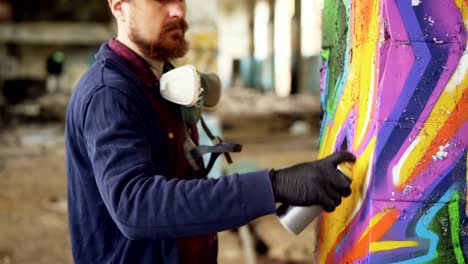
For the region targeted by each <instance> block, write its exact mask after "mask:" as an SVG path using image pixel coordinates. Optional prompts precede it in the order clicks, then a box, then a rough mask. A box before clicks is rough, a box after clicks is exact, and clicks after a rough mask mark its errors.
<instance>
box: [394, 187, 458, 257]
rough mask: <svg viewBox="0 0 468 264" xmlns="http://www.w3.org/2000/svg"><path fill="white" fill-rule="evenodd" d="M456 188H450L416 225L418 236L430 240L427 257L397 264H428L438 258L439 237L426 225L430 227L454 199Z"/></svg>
mask: <svg viewBox="0 0 468 264" xmlns="http://www.w3.org/2000/svg"><path fill="white" fill-rule="evenodd" d="M455 190H456V188H454V187H452V188H450V189H449V190H448V191H447V192H446V193H445V194H444V196H443V197H442V198H440V200H439V201H438V202H437V203H436V204H434V206H433V207H431V209H429V210H428V211H427V213H425V214H424V216H423V217H421V219H420V220H419V221H418V223H417V224H416V235H418V236H419V237H421V238H426V239H429V240H430V244H429V249H428V252H427V254H426V255H425V256H421V257H418V258H415V259H410V260H405V261H402V262H396V263H397V264H414V263H426V262H428V261H431V260H433V259H434V258H435V257H437V245H438V244H439V236H438V235H437V234H435V233H434V232H432V231H431V230H429V229H428V228H427V227H426V225H429V224H430V223H431V222H432V221H433V220H434V218H435V216H436V215H437V213H438V212H439V211H440V210H441V209H442V208H443V207H444V206H446V205H447V204H448V203H449V202H450V199H451V198H452V196H453V194H454V193H455Z"/></svg>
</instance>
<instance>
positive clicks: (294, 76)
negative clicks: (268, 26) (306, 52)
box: [291, 0, 302, 94]
mask: <svg viewBox="0 0 468 264" xmlns="http://www.w3.org/2000/svg"><path fill="white" fill-rule="evenodd" d="M291 47H292V58H291V59H292V61H291V66H292V67H291V94H297V93H299V90H300V86H301V85H300V83H301V76H300V75H301V74H300V73H301V62H302V56H301V0H294V15H293V16H292V19H291Z"/></svg>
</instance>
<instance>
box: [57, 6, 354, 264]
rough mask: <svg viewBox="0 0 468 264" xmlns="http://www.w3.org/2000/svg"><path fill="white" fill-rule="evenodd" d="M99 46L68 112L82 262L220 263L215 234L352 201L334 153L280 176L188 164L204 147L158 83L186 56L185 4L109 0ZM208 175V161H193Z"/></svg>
mask: <svg viewBox="0 0 468 264" xmlns="http://www.w3.org/2000/svg"><path fill="white" fill-rule="evenodd" d="M108 3H109V7H110V9H111V11H112V14H113V15H114V17H115V19H116V21H117V26H118V33H117V37H116V38H114V39H111V40H109V41H108V42H106V43H104V44H103V45H102V46H101V48H100V50H99V52H98V54H97V55H96V63H95V64H94V65H92V66H91V67H90V69H89V70H88V71H87V72H86V73H85V75H84V76H83V77H82V78H81V79H80V81H79V82H78V84H77V86H76V88H75V90H74V92H73V95H72V97H71V99H70V102H69V105H68V109H67V120H66V154H67V188H68V214H69V230H70V237H71V244H72V252H73V258H74V262H75V263H85V264H89V263H131V264H133V263H152V264H154V263H216V258H217V236H216V233H217V232H219V231H222V230H226V229H230V228H235V227H239V226H242V225H245V224H247V223H249V222H250V221H252V220H253V219H255V218H257V217H260V216H264V215H267V214H272V213H274V212H275V202H283V203H289V204H292V205H320V206H322V207H323V208H324V210H325V211H329V212H330V211H333V210H334V209H335V207H336V206H338V205H339V204H340V203H341V198H342V197H343V196H348V195H350V193H351V189H350V180H349V179H347V178H346V177H345V176H344V175H343V174H341V173H340V172H339V171H337V170H336V166H337V164H338V163H340V162H343V161H353V160H354V159H355V158H354V156H353V155H352V154H351V153H347V152H339V153H335V154H333V155H332V156H330V157H328V158H326V159H323V160H318V161H313V162H308V163H303V164H298V165H294V166H291V167H289V168H284V169H280V170H273V169H271V170H269V171H268V170H263V171H256V172H251V173H245V174H234V175H231V176H227V177H221V178H219V179H207V178H206V177H205V176H206V175H205V172H204V170H196V169H194V167H193V166H192V165H193V164H191V163H190V162H189V161H188V158H187V155H186V154H187V153H186V150H185V149H184V142H185V141H186V140H188V139H190V140H192V141H193V142H197V140H198V132H197V129H196V127H195V126H194V125H189V124H186V123H185V121H184V119H183V117H182V114H181V106H180V105H178V104H175V103H173V102H170V101H168V100H165V99H164V98H163V97H162V96H161V92H160V87H159V85H160V82H159V80H160V78H161V76H162V75H163V74H164V73H166V72H168V71H170V70H172V69H173V66H172V65H171V64H170V63H169V62H168V60H169V59H171V58H179V57H182V56H184V55H185V53H186V52H187V50H188V44H187V41H186V40H185V32H186V31H187V29H188V26H187V23H186V22H185V10H186V6H185V2H184V1H181V0H177V1H176V0H108ZM196 162H197V163H198V165H200V166H203V164H202V160H201V159H198V160H197V161H196Z"/></svg>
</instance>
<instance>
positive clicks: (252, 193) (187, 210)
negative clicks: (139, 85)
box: [83, 87, 275, 240]
mask: <svg viewBox="0 0 468 264" xmlns="http://www.w3.org/2000/svg"><path fill="white" fill-rule="evenodd" d="M137 105H138V104H137V103H135V101H132V100H131V98H129V97H128V96H127V95H125V94H124V93H122V92H121V91H119V90H117V89H114V88H110V87H104V88H101V89H100V90H98V91H97V92H96V93H95V94H94V95H93V96H92V98H91V99H90V100H89V103H88V105H87V109H86V111H85V113H84V119H83V134H84V139H85V142H86V148H87V152H88V155H89V158H90V160H91V163H92V166H93V172H94V176H95V178H96V184H97V186H98V189H99V191H100V195H101V197H102V199H103V201H104V203H105V205H106V207H107V210H108V211H109V213H110V215H111V217H112V218H113V220H114V221H115V223H116V224H117V226H118V227H119V229H120V230H121V232H122V233H123V234H124V235H125V236H127V237H128V238H129V239H138V240H146V239H148V240H152V239H164V238H170V237H172V238H173V237H183V236H192V235H198V234H207V233H213V232H218V231H221V230H225V229H228V228H233V227H238V226H241V225H244V224H246V223H248V222H250V221H252V220H253V219H255V218H257V217H260V216H263V215H267V214H271V213H273V212H274V211H275V202H274V198H273V190H272V186H271V182H270V179H269V177H268V173H267V171H259V172H252V173H246V174H234V175H231V176H227V177H221V178H220V179H208V180H189V181H186V180H177V179H169V178H171V177H165V176H168V175H154V172H155V171H156V170H155V167H154V164H153V163H152V161H151V152H150V144H149V141H148V140H147V138H146V137H145V135H144V132H143V127H144V122H145V120H143V118H142V114H141V110H140V109H139V108H138V107H137Z"/></svg>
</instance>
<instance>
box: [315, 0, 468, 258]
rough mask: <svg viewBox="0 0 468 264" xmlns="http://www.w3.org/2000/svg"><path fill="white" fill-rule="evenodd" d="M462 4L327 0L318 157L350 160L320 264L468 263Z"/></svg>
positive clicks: (465, 18) (327, 217)
mask: <svg viewBox="0 0 468 264" xmlns="http://www.w3.org/2000/svg"><path fill="white" fill-rule="evenodd" d="M467 28H468V1H466V0H465V1H462V0H431V1H429V0H411V1H410V0H380V1H379V0H374V1H358V0H325V9H324V32H323V33H324V39H323V69H322V80H321V85H322V106H323V110H324V113H325V114H324V118H323V121H322V128H321V138H320V151H319V156H320V157H324V156H326V155H328V154H330V153H332V152H334V151H336V150H339V149H347V150H350V151H352V152H353V153H355V154H356V156H357V157H358V160H357V162H356V165H355V167H354V171H353V183H352V189H353V194H352V196H351V197H349V198H346V199H345V200H343V204H342V205H341V206H340V207H339V208H338V209H337V210H336V211H335V212H334V213H332V214H324V215H323V216H322V217H321V220H320V234H319V243H318V247H319V249H318V252H319V254H318V263H333V264H334V263H466V262H467V261H468V204H467V198H468V197H467V182H468V173H467V166H468V155H467V149H468V49H467Z"/></svg>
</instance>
